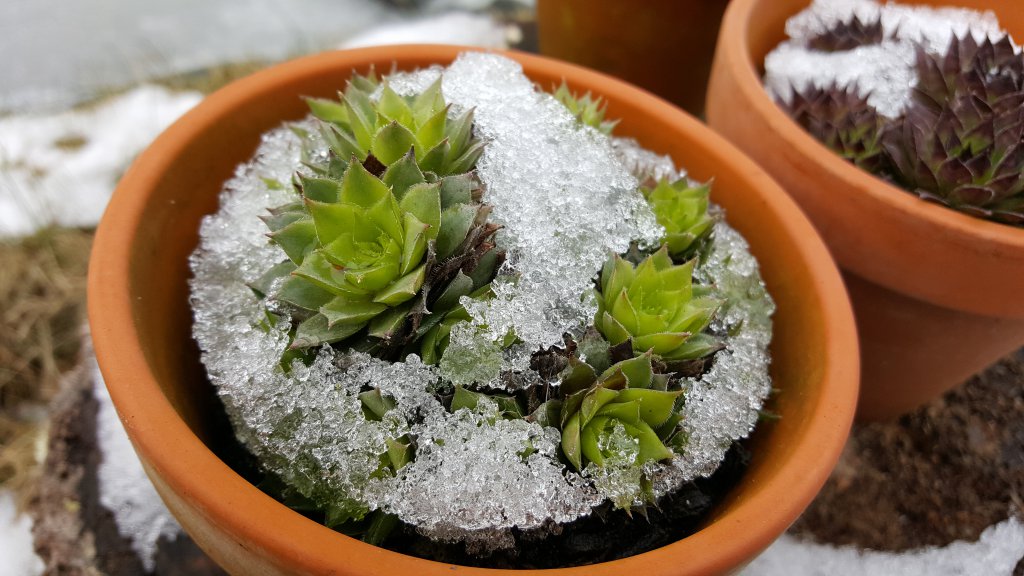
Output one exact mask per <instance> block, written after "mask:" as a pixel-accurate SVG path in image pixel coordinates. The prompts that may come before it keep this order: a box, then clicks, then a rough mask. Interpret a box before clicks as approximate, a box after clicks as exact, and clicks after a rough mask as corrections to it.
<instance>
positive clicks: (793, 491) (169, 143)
mask: <svg viewBox="0 0 1024 576" xmlns="http://www.w3.org/2000/svg"><path fill="white" fill-rule="evenodd" d="M460 50H464V48H456V47H444V46H403V47H383V48H370V49H363V50H353V51H347V52H335V53H325V54H321V55H318V56H312V57H308V58H303V59H300V60H296V61H294V62H290V63H287V64H283V65H280V66H277V67H274V68H271V69H269V70H266V71H264V72H260V73H258V74H255V75H253V76H251V77H249V78H246V79H243V80H240V81H238V82H235V83H233V84H231V85H230V86H228V87H226V88H224V89H222V90H220V91H218V92H217V93H215V94H213V95H211V96H209V97H208V98H207V99H206V100H204V101H203V102H202V103H201V104H200V105H199V106H197V107H196V108H195V109H194V110H192V111H191V112H189V113H188V114H186V115H185V116H184V117H183V118H182V119H181V120H179V121H178V122H177V123H175V124H174V125H173V126H171V127H170V128H169V129H168V130H167V131H166V132H165V133H164V134H162V135H161V136H160V137H159V138H157V140H156V141H155V142H154V143H153V144H152V146H150V148H149V149H148V150H146V151H145V152H144V153H143V154H142V155H141V156H140V157H139V158H138V160H137V161H136V162H135V164H134V165H133V167H132V168H131V169H130V170H129V171H128V172H127V173H126V174H125V176H124V178H123V179H122V181H121V183H120V185H119V186H118V188H117V191H116V192H115V194H114V197H113V199H112V201H111V203H110V206H109V208H108V210H107V212H106V215H105V216H104V218H103V221H102V222H101V224H100V227H99V230H98V231H97V235H96V241H95V248H94V251H93V256H92V261H91V264H90V275H89V316H90V321H91V326H92V334H93V339H94V342H95V349H96V355H97V358H98V359H99V363H100V367H101V369H102V371H103V376H104V378H105V379H106V382H107V386H108V388H109V389H110V393H111V396H112V398H113V399H114V403H115V405H116V406H117V410H118V412H119V414H120V415H121V419H122V421H123V422H124V425H125V428H126V429H127V431H128V434H129V436H130V438H131V440H132V442H133V443H134V446H135V448H136V451H137V452H138V454H139V456H140V458H141V459H142V461H143V463H144V465H145V467H146V470H147V472H148V474H149V475H150V478H151V479H152V480H153V483H154V485H155V486H156V487H157V490H158V492H159V493H160V494H161V496H162V497H163V498H164V501H165V502H166V503H167V505H168V507H169V508H170V509H171V511H172V512H173V513H174V514H175V516H177V518H178V519H179V520H180V522H181V524H182V526H184V527H185V529H186V530H187V531H188V533H189V534H190V535H192V537H193V538H194V539H195V540H196V542H197V543H198V544H199V545H200V546H201V547H202V548H203V549H204V550H205V551H206V552H208V553H209V554H210V556H212V557H213V558H214V559H215V560H216V561H217V562H219V563H220V564H221V565H223V566H224V567H225V568H227V569H228V570H229V571H231V572H233V573H236V574H245V575H252V574H336V575H357V574H359V575H366V574H373V575H394V574H417V575H432V574H437V575H441V574H445V575H447V574H453V573H454V574H492V573H494V572H493V571H487V570H477V569H470V568H465V567H460V566H451V565H447V564H441V563H436V562H430V561H425V560H420V559H416V558H412V557H409V556H404V555H401V554H397V553H394V552H390V551H388V550H384V549H382V548H377V547H374V546H371V545H368V544H364V543H362V542H360V541H358V540H354V539H351V538H348V537H346V536H343V535H341V534H339V533H337V532H333V531H331V530H329V529H327V528H325V527H324V526H321V525H320V524H317V523H316V522H314V521H312V520H309V519H307V518H305V517H303V516H302V515H300V514H298V513H296V512H293V511H292V510H290V509H288V508H287V507H285V506H283V505H281V504H279V503H278V502H276V501H275V500H274V499H272V498H271V497H269V496H267V495H265V494H264V493H262V492H260V491H259V490H258V489H256V488H255V487H254V486H253V485H251V484H250V483H249V482H247V481H246V480H245V479H243V478H242V477H241V476H239V475H238V474H237V473H236V472H235V471H234V470H232V469H231V468H230V467H229V466H228V465H227V464H225V462H224V461H223V460H222V458H221V457H220V454H222V453H223V446H224V445H225V444H230V442H229V441H228V439H230V438H231V434H230V431H229V430H227V429H226V427H225V426H224V415H223V412H222V411H219V410H218V408H217V403H216V402H215V401H214V392H213V390H212V389H211V386H210V385H209V383H208V382H207V380H206V378H205V375H204V371H203V368H202V367H201V365H200V363H199V358H198V353H197V351H196V347H195V345H194V344H193V341H192V338H191V335H190V332H191V311H190V309H189V304H188V287H187V285H186V281H187V278H188V275H189V272H188V266H187V259H188V256H189V254H190V253H191V252H192V250H193V249H194V248H195V246H196V243H197V229H198V225H199V221H200V219H201V218H202V217H203V216H204V215H205V214H209V213H211V212H214V211H215V210H216V209H217V196H218V192H219V190H220V188H221V184H222V183H223V182H224V181H225V180H226V179H227V178H229V177H230V176H231V174H232V173H233V171H234V169H235V166H236V165H237V164H238V163H240V162H243V161H245V160H247V159H248V158H249V157H250V156H251V155H252V153H253V151H254V150H255V148H256V146H257V144H258V143H259V138H260V134H261V133H263V132H265V131H267V130H269V129H271V128H274V127H275V126H278V125H279V124H280V123H281V122H282V121H285V120H297V119H299V118H302V117H303V116H305V114H306V107H305V104H304V103H303V101H302V100H300V99H299V95H308V96H325V97H326V96H331V95H333V94H335V92H336V90H337V89H338V87H339V86H341V85H342V83H343V82H344V79H345V78H346V77H347V76H348V75H349V74H350V73H351V71H352V70H361V71H365V70H366V69H367V68H368V67H369V66H371V65H374V66H376V68H377V69H378V70H382V69H389V68H390V67H391V65H392V63H393V62H394V63H396V65H397V67H398V68H399V69H411V68H416V67H422V66H427V65H430V64H435V63H441V64H446V63H448V62H450V61H451V60H452V59H454V58H455V56H456V55H457V54H458V52H459V51H460ZM509 56H511V57H512V58H515V59H516V60H518V61H519V62H521V63H522V64H523V66H524V68H525V70H526V72H527V74H529V75H530V77H531V78H532V79H533V80H535V81H537V82H539V83H541V84H542V85H550V84H551V83H552V82H558V81H561V79H562V78H563V77H564V78H566V79H567V81H568V82H569V84H570V85H571V86H572V87H573V88H575V89H578V90H592V91H594V92H598V93H600V94H602V95H604V96H605V97H607V99H608V101H609V113H610V114H611V115H612V117H615V118H622V123H621V124H620V126H619V128H618V133H619V134H622V135H629V136H633V137H636V138H637V139H639V141H640V142H641V143H643V144H644V145H645V146H647V147H649V148H651V149H652V150H655V151H658V152H661V153H668V154H671V155H672V156H673V157H674V158H675V160H676V161H677V162H679V163H682V164H684V165H685V166H686V167H687V168H688V169H689V170H690V171H691V173H692V174H693V175H694V176H695V177H697V178H701V179H705V178H710V177H712V176H714V177H715V189H714V192H713V199H714V201H716V202H718V203H720V204H722V205H723V206H725V208H726V209H727V210H728V211H729V221H730V222H731V223H732V224H733V225H734V226H735V227H736V228H738V229H739V230H740V231H741V232H742V233H743V234H744V235H745V236H746V238H747V239H748V240H749V241H750V243H751V246H752V250H753V252H754V253H755V255H756V256H757V257H758V258H759V260H760V262H761V264H762V268H763V274H764V278H765V281H766V282H767V284H768V287H769V290H770V291H771V293H772V295H773V296H774V297H775V299H776V301H777V303H778V313H777V316H776V318H775V328H776V337H775V339H774V342H773V343H772V355H773V363H772V372H773V375H774V378H775V382H776V383H777V386H778V387H780V388H782V389H783V392H782V393H780V394H779V395H778V397H777V398H776V399H775V400H774V401H773V404H772V409H773V410H775V411H777V412H778V413H779V414H780V415H781V416H782V418H781V420H780V421H779V422H777V423H774V424H763V425H762V426H761V427H760V428H759V429H758V431H757V433H756V435H755V436H756V438H755V440H754V442H753V448H754V458H753V461H752V463H751V465H750V468H749V470H748V471H747V473H746V475H745V477H744V478H743V480H742V481H741V482H740V484H739V485H738V486H737V488H736V489H735V490H734V491H733V492H732V493H731V494H730V496H729V497H728V499H727V500H726V501H725V502H723V503H722V504H721V505H720V506H719V507H718V508H717V509H716V510H714V512H713V514H712V516H711V517H710V518H709V519H708V520H707V523H706V525H705V526H704V527H703V529H702V530H700V531H699V532H698V533H696V534H694V535H693V536H691V537H689V538H686V539H684V540H682V541H679V542H676V543H674V544H671V545H668V546H665V547H663V548H659V549H657V550H654V551H651V552H648V553H646V554H641V555H638V556H634V557H632V558H627V559H624V560H619V561H616V562H610V563H607V564H600V565H596V566H587V567H581V568H574V569H564V570H553V571H551V572H550V573H551V574H565V575H573V574H575V575H584V574H589V575H607V576H611V575H616V576H618V575H622V574H644V575H645V576H667V575H683V574H693V575H695V574H722V573H727V572H728V571H730V570H733V569H735V568H736V567H738V566H740V565H742V564H743V563H745V562H747V561H749V560H750V559H751V558H753V557H754V556H755V555H757V554H758V553H759V552H760V551H761V550H762V549H763V548H765V547H766V546H768V544H770V543H771V542H772V540H774V539H775V538H776V537H777V536H778V535H779V534H780V533H782V531H783V530H785V529H786V527H787V526H788V525H789V524H790V523H791V522H792V521H793V520H794V519H795V518H796V517H797V516H798V515H799V514H800V512H801V511H802V510H803V509H804V507H805V506H806V505H807V504H808V503H809V502H810V501H811V499H812V498H813V497H814V495H815V494H816V493H817V491H818V489H819V488H820V487H821V485H822V484H823V482H824V481H825V479H826V477H827V476H828V474H829V471H830V470H831V469H832V466H833V465H834V463H835V462H836V459H837V458H838V456H839V453H840V450H841V448H842V446H843V443H844V442H845V440H846V437H847V434H848V431H849V426H850V423H851V420H852V417H853V410H854V402H855V399H856V395H857V379H858V365H857V341H856V336H855V331H854V326H853V316H852V312H851V311H850V308H849V304H848V301H847V299H846V294H845V292H844V289H843V285H842V281H841V279H840V277H839V274H838V272H837V270H836V268H835V266H834V264H833V263H832V261H831V259H830V258H829V256H828V252H827V250H826V248H825V246H824V244H823V243H822V242H821V241H820V240H819V239H818V237H817V235H816V234H815V232H814V230H813V228H812V227H811V225H810V223H809V222H808V221H807V220H806V219H805V218H804V216H803V215H802V214H801V213H800V211H799V210H798V209H797V208H796V206H795V204H794V203H793V202H792V201H791V200H790V199H789V198H788V197H787V196H786V195H785V193H784V192H783V191H782V190H781V189H780V188H779V187H778V186H777V185H776V184H775V183H774V182H773V181H772V180H771V178H769V177H768V176H767V175H766V174H765V173H764V172H763V171H762V170H761V169H760V168H758V167H757V166H756V165H755V164H754V163H753V162H751V161H750V160H748V159H746V157H744V156H743V154H742V153H740V152H738V151H737V150H736V149H735V148H733V147H732V146H731V145H729V144H727V143H726V142H725V141H724V140H723V139H722V138H720V137H718V136H716V135H715V134H713V133H712V132H711V131H710V130H708V129H707V128H705V127H704V126H703V125H701V124H700V123H699V122H697V121H696V120H694V119H693V118H691V117H689V116H687V115H685V114H684V113H682V112H680V111H678V110H677V109H676V108H674V107H673V106H671V105H670V104H668V103H667V102H664V101H662V100H659V99H657V98H655V97H653V96H651V95H649V94H646V93H644V92H643V91H641V90H638V89H636V88H632V87H630V86H628V85H626V84H624V83H622V82H619V81H617V80H614V79H611V78H608V77H606V76H603V75H601V74H598V73H596V72H591V71H588V70H585V69H582V68H578V67H575V66H571V65H566V64H563V63H559V62H555V61H552V60H548V59H545V58H541V57H537V56H528V55H524V54H515V53H511V54H509ZM517 573H518V574H528V573H530V572H517Z"/></svg>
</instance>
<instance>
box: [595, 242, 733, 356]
mask: <svg viewBox="0 0 1024 576" xmlns="http://www.w3.org/2000/svg"><path fill="white" fill-rule="evenodd" d="M694 265H695V260H690V261H689V262H687V263H685V264H681V265H675V264H673V263H672V258H671V257H670V256H669V254H668V247H667V246H662V247H661V248H660V249H659V250H658V251H657V252H655V253H654V254H652V255H650V256H648V257H647V258H645V259H644V260H643V261H642V262H641V263H640V264H639V265H637V266H634V265H633V264H632V263H630V262H629V261H627V260H625V259H623V258H621V257H619V256H618V255H613V256H612V257H611V258H609V259H608V261H607V262H606V263H605V265H604V269H603V270H602V271H601V281H600V288H601V289H600V293H599V294H598V308H597V316H596V317H595V319H594V325H595V326H596V327H597V329H598V331H599V332H601V334H602V335H603V336H604V337H605V338H606V339H607V340H608V342H609V343H610V344H611V345H612V346H617V345H620V344H622V343H624V342H627V341H629V342H631V345H632V347H633V350H634V351H635V352H636V353H638V354H643V353H645V352H648V351H651V352H653V353H654V354H656V355H657V356H658V357H659V358H662V359H664V360H666V361H679V360H692V359H695V358H701V357H703V356H707V355H709V354H712V353H713V352H715V351H716V350H718V349H719V348H720V345H719V342H718V340H717V339H715V338H714V337H712V336H710V335H708V334H703V333H702V331H703V330H704V329H705V328H706V327H707V326H708V324H710V322H711V319H712V318H713V317H714V315H715V312H716V311H717V310H718V308H719V307H720V306H721V304H722V302H721V301H720V300H716V299H714V298H711V297H708V296H707V295H706V294H705V292H706V290H705V289H704V288H703V287H701V286H694V284H693V268H694Z"/></svg>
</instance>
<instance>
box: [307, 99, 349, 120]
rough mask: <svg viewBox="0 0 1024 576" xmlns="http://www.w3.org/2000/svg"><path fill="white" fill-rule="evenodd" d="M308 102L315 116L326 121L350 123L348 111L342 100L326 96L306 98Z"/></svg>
mask: <svg viewBox="0 0 1024 576" xmlns="http://www.w3.org/2000/svg"><path fill="white" fill-rule="evenodd" d="M306 104H307V105H308V106H309V111H310V112H312V113H313V116H316V117H317V118H319V119H320V120H323V121H324V122H335V123H338V124H347V123H348V112H347V111H346V110H345V106H344V105H343V104H342V103H341V102H338V101H336V100H328V99H326V98H306Z"/></svg>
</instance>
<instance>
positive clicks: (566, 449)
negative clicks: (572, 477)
mask: <svg viewBox="0 0 1024 576" xmlns="http://www.w3.org/2000/svg"><path fill="white" fill-rule="evenodd" d="M651 358H652V355H651V353H649V352H648V353H646V354H642V355H640V356H637V357H635V358H631V359H629V360H624V361H622V362H619V363H617V364H614V365H612V366H611V367H609V368H608V369H607V370H605V371H604V372H603V373H602V374H600V375H597V374H596V373H595V372H594V369H593V367H591V366H590V365H589V364H587V363H585V362H580V361H578V360H575V359H574V360H573V361H572V362H571V363H570V366H569V368H568V369H567V370H566V375H565V377H564V378H563V379H562V382H561V386H562V390H561V394H562V396H563V398H564V400H563V401H562V402H561V406H560V414H559V420H558V423H559V426H560V428H561V430H562V440H561V447H562V453H563V454H564V455H565V457H566V458H567V459H568V460H569V462H570V463H571V464H572V465H573V466H574V467H575V468H576V469H577V470H582V469H583V468H585V467H586V466H587V464H588V463H593V464H594V465H596V466H604V464H605V461H606V460H608V459H609V458H612V459H621V457H622V456H623V454H622V453H615V452H613V451H614V450H615V448H614V446H615V444H616V443H615V442H613V441H612V437H613V435H616V434H618V435H620V436H624V437H625V438H628V440H627V444H630V443H631V444H633V449H632V450H629V449H628V448H627V452H628V453H627V454H626V456H627V457H629V458H631V459H632V461H631V462H628V463H626V464H628V465H630V466H640V465H642V464H644V463H645V462H650V461H656V460H667V459H670V458H672V455H673V451H672V449H671V448H669V447H668V446H666V444H665V442H666V441H668V440H669V439H670V438H671V437H672V436H673V435H674V434H675V432H676V425H677V424H678V423H679V421H680V417H679V415H678V414H677V413H676V411H675V408H676V400H677V399H678V398H679V396H680V395H681V394H682V391H680V390H675V391H668V390H666V384H667V382H668V379H667V377H666V376H665V375H663V374H655V373H654V370H653V368H652V363H651ZM546 409H547V408H546ZM620 464H621V463H620Z"/></svg>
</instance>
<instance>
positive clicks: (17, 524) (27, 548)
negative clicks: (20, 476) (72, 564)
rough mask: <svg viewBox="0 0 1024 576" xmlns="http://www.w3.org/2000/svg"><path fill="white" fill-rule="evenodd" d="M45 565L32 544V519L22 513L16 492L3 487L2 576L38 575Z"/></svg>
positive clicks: (0, 496)
mask: <svg viewBox="0 0 1024 576" xmlns="http://www.w3.org/2000/svg"><path fill="white" fill-rule="evenodd" d="M43 568H44V566H43V561H42V560H41V559H40V558H39V557H38V556H36V553H35V550H34V549H33V547H32V519H31V518H29V517H28V516H26V515H19V514H18V511H17V509H16V507H15V504H14V495H13V494H11V493H10V492H8V491H7V490H0V576H36V575H37V574H42V573H43Z"/></svg>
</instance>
